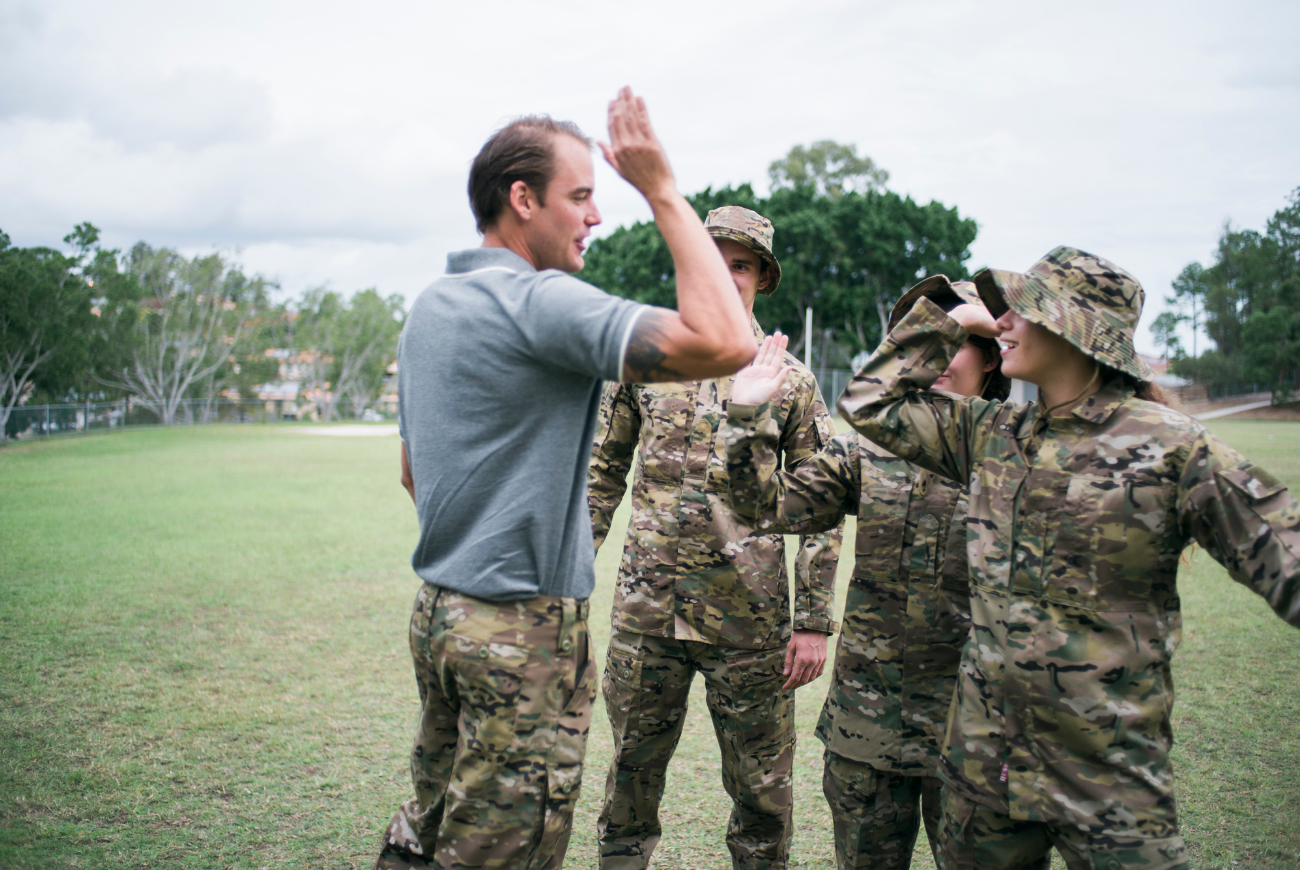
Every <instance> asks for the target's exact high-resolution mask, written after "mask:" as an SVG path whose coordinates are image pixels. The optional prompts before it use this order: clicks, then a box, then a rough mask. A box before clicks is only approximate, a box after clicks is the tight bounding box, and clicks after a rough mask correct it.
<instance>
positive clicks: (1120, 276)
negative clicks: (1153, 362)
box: [975, 246, 1155, 381]
mask: <svg viewBox="0 0 1300 870" xmlns="http://www.w3.org/2000/svg"><path fill="white" fill-rule="evenodd" d="M975 286H976V288H977V289H978V290H979V294H980V298H981V299H983V300H984V304H985V306H987V307H988V309H989V313H991V314H992V315H993V316H994V317H995V318H998V317H1001V316H1002V315H1003V314H1005V313H1006V311H1007V309H1011V310H1012V311H1014V312H1016V313H1017V314H1019V315H1020V316H1021V317H1023V318H1025V320H1028V321H1030V322H1031V323H1037V324H1038V325H1039V326H1041V327H1043V328H1044V329H1046V330H1048V331H1049V332H1051V333H1054V334H1055V335H1059V336H1060V337H1061V338H1064V339H1065V340H1066V341H1068V342H1069V343H1070V344H1072V345H1074V346H1075V347H1077V348H1078V349H1079V350H1081V351H1083V352H1084V353H1086V354H1087V355H1088V356H1090V357H1092V358H1093V359H1095V360H1097V361H1098V362H1102V363H1105V364H1106V365H1108V366H1110V367H1111V368H1114V369H1118V370H1119V371H1121V372H1124V373H1125V374H1127V375H1131V376H1132V377H1135V378H1137V379H1138V380H1140V381H1150V380H1152V379H1153V378H1155V373H1154V372H1152V371H1151V369H1150V367H1148V366H1147V364H1146V363H1145V362H1143V361H1142V357H1140V356H1138V354H1137V350H1136V349H1135V348H1134V347H1133V333H1134V331H1135V330H1136V329H1137V324H1138V319H1139V318H1141V316H1142V303H1143V302H1144V301H1145V300H1146V293H1145V292H1144V291H1143V290H1142V285H1141V284H1139V283H1138V280H1137V279H1136V278H1134V277H1133V276H1132V275H1130V274H1129V273H1128V272H1125V271H1124V270H1123V269H1121V268H1120V267H1119V266H1116V265H1115V264H1114V263H1112V262H1110V261H1109V260H1103V259H1102V258H1101V257H1098V256H1096V255H1094V254H1089V253H1087V252H1086V251H1080V250H1079V249H1078V248H1067V247H1064V246H1062V247H1059V248H1056V249H1054V250H1053V251H1052V252H1051V253H1049V254H1048V255H1047V256H1045V257H1043V258H1042V259H1041V260H1039V261H1038V262H1037V263H1035V264H1034V265H1033V266H1031V267H1030V268H1029V271H1028V272H1025V273H1020V272H1003V271H1000V270H997V269H985V270H984V271H982V272H980V273H979V274H978V275H976V276H975Z"/></svg>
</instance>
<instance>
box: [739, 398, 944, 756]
mask: <svg viewBox="0 0 1300 870" xmlns="http://www.w3.org/2000/svg"><path fill="white" fill-rule="evenodd" d="M779 434H780V433H779V432H778V430H777V428H776V426H775V424H774V423H773V421H772V418H771V416H770V415H769V414H768V413H767V406H766V405H764V406H761V407H760V408H757V409H755V408H753V407H752V406H745V405H731V406H730V407H729V408H728V416H727V468H728V472H729V479H730V482H731V498H732V504H733V506H734V507H735V509H736V512H737V513H739V514H741V515H744V516H748V517H752V518H754V519H756V520H757V526H758V528H760V529H762V530H763V531H773V532H784V533H787V534H788V533H797V532H815V531H818V530H820V529H823V528H827V527H830V526H834V525H835V524H837V523H838V522H839V521H840V518H842V517H843V516H844V514H856V515H857V517H858V534H857V545H856V551H857V555H856V560H855V562H854V566H853V579H852V582H851V583H850V586H849V592H848V600H847V601H846V602H845V609H844V627H843V629H842V633H841V635H840V642H839V649H838V651H837V653H836V656H835V672H834V677H833V680H832V683H831V687H830V691H829V692H828V693H827V695H826V704H825V706H824V707H823V708H822V715H821V719H820V721H818V723H817V736H818V738H820V739H821V741H822V742H823V743H825V744H826V746H827V748H828V749H829V750H830V751H831V752H833V753H835V754H836V755H839V756H842V757H844V758H849V759H852V760H854V761H858V762H861V763H863V764H867V765H869V766H871V767H873V768H875V769H876V770H886V771H890V772H893V773H903V774H908V775H912V776H934V775H936V768H937V767H938V764H939V748H940V744H941V743H942V740H943V729H944V723H945V721H946V720H947V718H948V708H949V707H950V706H951V701H952V692H953V687H954V685H955V684H956V682H957V663H958V661H959V660H960V658H961V648H962V646H963V645H964V644H965V642H966V632H967V628H968V626H969V621H970V620H969V615H968V613H967V608H968V607H969V604H968V601H967V596H968V594H969V593H968V584H967V580H966V522H965V521H966V492H965V490H964V489H962V488H961V487H960V486H959V485H957V484H956V483H954V482H952V481H950V480H946V479H944V478H942V477H939V476H937V475H935V474H933V473H931V472H929V471H926V470H924V469H922V468H920V467H918V466H916V465H913V464H912V463H910V462H907V461H905V460H902V459H899V458H898V457H896V456H894V455H893V454H892V453H889V452H888V451H885V450H882V449H881V448H879V447H877V446H875V445H874V444H872V443H871V442H870V441H867V440H866V439H865V438H863V437H862V436H861V435H858V434H857V433H856V432H849V433H846V434H843V435H837V436H835V438H833V439H832V440H831V443H830V446H828V447H827V448H826V449H825V450H823V451H822V452H821V453H818V454H817V455H816V456H814V457H812V458H811V459H809V460H808V461H807V462H805V463H804V464H803V465H801V466H799V467H798V468H797V469H795V470H794V471H786V472H780V471H778V470H777V463H776V449H775V447H776V440H777V437H778V435H779Z"/></svg>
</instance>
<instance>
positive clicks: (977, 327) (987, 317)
mask: <svg viewBox="0 0 1300 870" xmlns="http://www.w3.org/2000/svg"><path fill="white" fill-rule="evenodd" d="M948 316H949V317H951V318H952V319H953V320H955V321H957V322H958V323H960V324H961V325H962V326H964V327H965V328H966V331H967V332H969V333H971V334H972V335H982V336H984V337H985V338H997V337H998V336H999V335H1001V334H1002V330H1000V329H998V324H997V322H996V321H995V320H994V319H993V315H992V314H990V313H989V310H988V309H987V308H985V307H984V306H983V305H976V304H974V303H972V302H964V303H962V304H961V305H958V306H957V307H956V308H954V309H953V310H952V311H949V312H948Z"/></svg>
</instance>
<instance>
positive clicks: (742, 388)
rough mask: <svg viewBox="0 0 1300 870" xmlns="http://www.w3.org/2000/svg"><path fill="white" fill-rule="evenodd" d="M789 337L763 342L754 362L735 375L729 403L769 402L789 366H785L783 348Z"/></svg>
mask: <svg viewBox="0 0 1300 870" xmlns="http://www.w3.org/2000/svg"><path fill="white" fill-rule="evenodd" d="M789 343H790V337H789V336H787V335H782V334H781V333H780V332H778V333H776V334H775V335H769V336H768V337H767V338H764V339H763V345H762V347H760V348H759V349H758V356H756V357H754V361H753V362H752V363H750V364H749V365H747V366H745V367H744V368H743V369H741V370H740V371H738V372H736V383H735V384H734V385H733V386H732V388H731V401H732V402H734V403H736V404H738V405H761V404H763V403H764V402H767V401H770V400H771V398H772V397H773V396H774V395H776V391H777V390H779V389H781V385H782V384H783V383H785V376H786V375H788V374H790V366H788V365H785V357H784V356H782V354H784V353H785V346H786V345H787V344H789Z"/></svg>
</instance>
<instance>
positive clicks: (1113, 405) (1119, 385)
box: [1016, 378, 1133, 441]
mask: <svg viewBox="0 0 1300 870" xmlns="http://www.w3.org/2000/svg"><path fill="white" fill-rule="evenodd" d="M1132 397H1133V388H1132V387H1130V386H1129V385H1128V384H1126V383H1124V380H1123V378H1113V379H1111V380H1109V381H1107V382H1106V383H1104V384H1102V385H1101V389H1099V390H1097V392H1095V393H1093V394H1092V395H1091V396H1089V397H1088V398H1086V399H1083V400H1082V401H1080V402H1078V403H1076V404H1075V406H1074V408H1072V409H1071V411H1070V413H1071V414H1072V415H1073V416H1075V417H1077V418H1079V419H1080V420H1086V421H1087V422H1089V423H1092V424H1094V425H1098V426H1100V425H1101V424H1103V423H1105V422H1106V421H1107V420H1109V419H1110V418H1111V416H1112V415H1114V413H1115V412H1116V411H1118V410H1119V409H1120V406H1122V405H1123V404H1124V403H1125V402H1127V401H1128V400H1129V399H1131V398H1132ZM1042 411H1043V409H1042V407H1041V406H1039V407H1038V409H1037V413H1033V414H1026V415H1025V417H1024V419H1023V420H1022V421H1021V423H1020V429H1019V431H1018V432H1017V433H1016V438H1017V440H1020V441H1024V440H1028V439H1030V438H1032V437H1033V436H1034V432H1035V431H1042V430H1043V429H1046V428H1047V427H1046V425H1044V424H1045V421H1043V419H1042Z"/></svg>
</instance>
